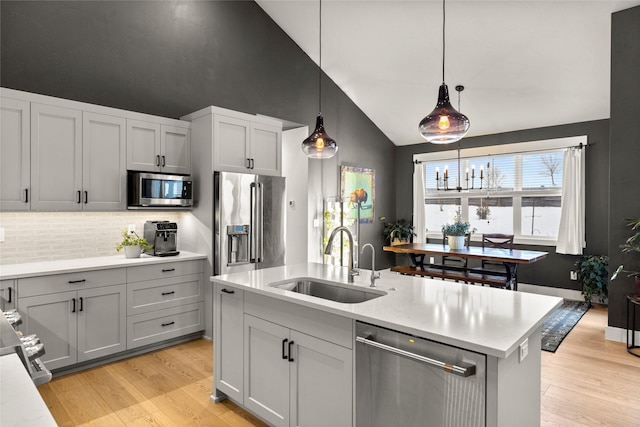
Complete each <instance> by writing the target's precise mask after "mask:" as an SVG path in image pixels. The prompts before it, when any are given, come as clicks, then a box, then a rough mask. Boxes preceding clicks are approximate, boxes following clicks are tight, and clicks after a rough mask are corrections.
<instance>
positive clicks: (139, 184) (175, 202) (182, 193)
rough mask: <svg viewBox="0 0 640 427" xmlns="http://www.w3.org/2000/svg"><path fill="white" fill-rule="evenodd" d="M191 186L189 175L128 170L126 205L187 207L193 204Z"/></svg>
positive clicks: (131, 207)
mask: <svg viewBox="0 0 640 427" xmlns="http://www.w3.org/2000/svg"><path fill="white" fill-rule="evenodd" d="M192 187H193V182H192V180H191V177H190V176H182V175H168V174H162V173H149V172H136V171H129V172H128V173H127V203H128V207H129V208H130V209H136V208H146V207H160V208H189V207H191V206H192V205H193V188H192Z"/></svg>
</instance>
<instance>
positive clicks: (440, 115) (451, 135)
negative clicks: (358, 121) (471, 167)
mask: <svg viewBox="0 0 640 427" xmlns="http://www.w3.org/2000/svg"><path fill="white" fill-rule="evenodd" d="M444 3H445V0H442V84H441V85H440V89H439V90H438V103H437V104H436V108H434V109H433V111H432V112H431V113H429V115H427V117H425V118H424V119H422V120H421V121H420V125H419V129H420V134H421V135H422V137H423V138H424V139H426V140H427V141H429V142H431V143H433V144H451V143H452V142H456V141H459V140H461V139H462V138H464V136H465V135H466V134H467V132H468V131H469V119H468V118H467V116H465V115H464V114H462V113H459V112H458V111H456V109H455V108H453V107H452V106H451V102H449V88H448V87H447V85H446V83H445V82H444V58H445V43H444V41H445V7H444V6H445V5H444Z"/></svg>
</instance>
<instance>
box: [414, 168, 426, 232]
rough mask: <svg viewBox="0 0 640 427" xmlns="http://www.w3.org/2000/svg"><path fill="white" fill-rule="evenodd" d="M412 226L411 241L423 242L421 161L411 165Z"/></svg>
mask: <svg viewBox="0 0 640 427" xmlns="http://www.w3.org/2000/svg"><path fill="white" fill-rule="evenodd" d="M413 228H414V232H415V233H416V236H415V237H414V239H413V241H414V242H416V243H424V242H425V241H426V235H425V219H424V166H422V163H421V162H419V163H414V166H413Z"/></svg>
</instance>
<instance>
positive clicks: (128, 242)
mask: <svg viewBox="0 0 640 427" xmlns="http://www.w3.org/2000/svg"><path fill="white" fill-rule="evenodd" d="M151 248H153V245H150V244H148V243H147V239H145V238H144V237H140V236H138V235H137V234H136V232H135V231H132V232H131V233H129V231H128V230H127V229H126V228H125V229H124V230H122V242H120V244H118V246H116V251H117V252H120V251H121V250H122V249H124V256H125V257H126V258H139V257H140V254H141V253H142V251H143V250H144V249H151Z"/></svg>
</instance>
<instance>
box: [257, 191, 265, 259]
mask: <svg viewBox="0 0 640 427" xmlns="http://www.w3.org/2000/svg"><path fill="white" fill-rule="evenodd" d="M257 184H258V185H257V191H256V194H257V196H258V203H257V205H258V206H257V210H258V215H257V217H258V220H257V223H256V225H257V230H258V233H257V236H256V243H257V246H258V247H257V251H256V256H257V260H256V262H262V258H263V253H262V252H263V249H264V247H263V243H264V186H263V185H262V183H261V182H258V183H257Z"/></svg>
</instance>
